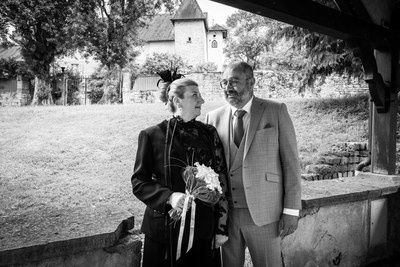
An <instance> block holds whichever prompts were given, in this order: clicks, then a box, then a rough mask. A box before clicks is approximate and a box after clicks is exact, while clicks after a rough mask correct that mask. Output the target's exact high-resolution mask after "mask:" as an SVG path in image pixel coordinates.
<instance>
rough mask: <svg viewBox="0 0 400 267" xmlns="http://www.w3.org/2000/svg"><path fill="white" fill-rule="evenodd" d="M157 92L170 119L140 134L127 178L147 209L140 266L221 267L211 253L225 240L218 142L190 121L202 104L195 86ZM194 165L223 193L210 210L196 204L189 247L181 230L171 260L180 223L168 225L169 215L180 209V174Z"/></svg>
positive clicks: (186, 83) (185, 83) (184, 82)
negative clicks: (208, 171)
mask: <svg viewBox="0 0 400 267" xmlns="http://www.w3.org/2000/svg"><path fill="white" fill-rule="evenodd" d="M161 90H162V97H161V100H163V102H165V103H166V104H167V105H168V107H169V109H170V111H171V112H172V114H173V116H172V117H171V118H170V119H168V120H165V121H163V122H161V123H159V124H157V125H155V126H153V127H150V128H147V129H145V130H143V131H141V132H140V134H139V140H138V150H137V155H136V162H135V169H134V174H133V176H132V187H133V193H134V195H135V196H136V197H137V198H138V199H140V200H141V201H142V202H144V203H145V204H146V206H147V207H146V211H145V214H144V218H143V223H142V229H141V230H142V232H143V233H144V234H145V240H144V251H143V266H144V267H147V266H191V267H192V266H220V255H219V250H217V249H215V248H216V247H217V246H220V245H222V243H223V242H225V241H226V240H227V235H228V230H227V229H228V227H227V209H228V202H227V199H226V196H225V193H226V192H227V188H228V187H227V180H226V165H225V159H224V152H223V147H222V143H221V141H220V139H219V137H218V134H217V131H216V129H215V128H214V127H213V126H210V125H206V124H203V123H201V122H199V121H196V120H195V119H196V117H198V116H199V115H200V112H201V106H202V104H203V103H204V100H203V98H202V97H201V94H200V92H199V89H198V85H197V83H196V82H194V81H192V80H190V79H187V78H182V79H178V80H175V81H173V82H172V83H168V82H167V83H162V86H161ZM195 162H199V163H200V164H204V165H206V166H208V167H211V168H212V169H213V170H214V171H215V172H216V173H217V174H218V175H219V180H220V183H221V187H222V188H223V192H224V194H223V196H222V197H221V199H220V201H219V202H218V203H217V204H216V205H215V206H211V205H208V204H205V203H203V202H201V201H200V200H198V199H196V200H195V203H196V211H195V228H194V241H193V246H192V248H191V249H190V250H189V251H188V252H186V248H187V243H188V241H187V240H188V229H185V231H184V233H185V234H184V235H183V240H184V241H183V245H182V255H181V257H180V258H179V259H178V260H176V251H177V244H178V235H179V227H180V224H181V221H178V222H177V223H176V222H175V223H174V222H172V221H171V219H170V218H169V215H168V212H169V211H170V210H171V209H172V208H173V209H175V210H181V209H182V206H183V202H184V199H185V195H184V192H185V182H184V180H183V178H182V172H183V169H184V168H185V167H186V166H188V165H193V163H195ZM190 212H191V211H190ZM190 212H188V213H190ZM189 217H190V216H187V218H189ZM186 222H187V223H186V224H184V225H185V228H189V225H190V222H188V221H186Z"/></svg>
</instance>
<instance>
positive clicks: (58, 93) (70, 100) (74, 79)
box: [50, 68, 81, 105]
mask: <svg viewBox="0 0 400 267" xmlns="http://www.w3.org/2000/svg"><path fill="white" fill-rule="evenodd" d="M56 69H57V70H59V68H56ZM64 78H65V79H67V80H68V82H67V84H68V91H67V104H68V105H78V104H80V99H79V84H80V82H81V78H80V76H79V74H77V73H76V72H74V71H72V70H71V69H66V70H65V71H64V73H62V72H61V71H58V72H54V73H52V75H51V77H50V85H51V87H52V91H51V94H52V97H53V99H54V101H56V102H57V101H59V102H60V101H62V99H61V97H62V90H64V85H63V83H64ZM60 104H61V103H60Z"/></svg>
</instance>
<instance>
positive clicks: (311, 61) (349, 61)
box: [274, 24, 363, 93]
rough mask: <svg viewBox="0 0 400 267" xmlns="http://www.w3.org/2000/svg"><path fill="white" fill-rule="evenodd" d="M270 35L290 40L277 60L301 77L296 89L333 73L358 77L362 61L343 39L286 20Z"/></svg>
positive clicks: (300, 90)
mask: <svg viewBox="0 0 400 267" xmlns="http://www.w3.org/2000/svg"><path fill="white" fill-rule="evenodd" d="M274 36H275V37H276V38H278V39H279V38H284V39H286V40H288V41H289V42H290V43H291V49H290V51H288V53H287V54H286V56H285V57H283V58H281V59H280V60H279V62H278V64H280V65H281V66H286V67H287V68H290V69H292V70H295V71H296V72H295V74H296V75H297V76H298V77H301V78H300V79H301V83H300V84H301V86H300V88H299V93H302V92H304V91H305V89H306V87H307V86H308V87H313V86H314V84H315V82H316V81H317V80H318V79H321V82H322V81H324V79H325V78H326V77H327V76H329V75H331V74H333V73H336V74H338V75H345V76H347V77H348V79H350V78H351V77H355V78H358V79H361V78H362V75H363V71H362V64H361V60H360V59H359V58H358V57H356V55H357V50H355V49H354V48H351V47H349V46H348V45H347V44H346V42H345V41H343V40H339V39H336V38H333V37H330V36H326V35H322V34H318V33H314V32H310V31H309V30H307V29H303V28H299V27H295V26H292V25H287V24H281V25H280V27H279V28H277V29H275V32H274Z"/></svg>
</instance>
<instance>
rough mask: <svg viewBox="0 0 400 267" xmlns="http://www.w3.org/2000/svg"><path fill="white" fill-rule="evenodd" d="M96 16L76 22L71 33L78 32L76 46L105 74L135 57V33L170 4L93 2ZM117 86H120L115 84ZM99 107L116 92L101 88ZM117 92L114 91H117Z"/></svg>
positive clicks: (159, 1) (112, 88)
mask: <svg viewBox="0 0 400 267" xmlns="http://www.w3.org/2000/svg"><path fill="white" fill-rule="evenodd" d="M95 2H96V5H97V12H92V13H90V14H89V15H87V14H82V15H78V17H77V18H76V21H77V22H78V23H76V27H75V29H74V30H73V31H74V32H79V34H78V35H75V36H76V37H75V38H76V39H77V40H76V43H81V44H82V46H84V47H85V50H86V51H87V53H89V54H91V55H94V57H95V58H96V59H98V60H99V61H100V62H101V63H102V65H104V66H106V67H107V68H108V70H112V69H114V68H115V67H118V68H119V73H120V75H119V80H121V73H122V69H123V68H124V67H125V66H126V65H127V63H128V62H129V61H130V60H134V58H135V57H136V56H137V55H138V51H137V50H135V47H137V46H139V45H140V44H141V43H140V40H139V39H138V30H139V29H141V28H142V27H144V26H145V25H146V23H147V22H148V21H149V20H150V19H151V18H152V17H153V16H154V15H155V14H156V13H157V12H159V11H160V10H161V7H162V6H164V7H166V9H167V10H169V9H172V7H173V1H172V0H151V1H149V0H108V1H107V0H95ZM118 84H119V86H120V82H119V83H118ZM104 88H105V89H104V94H103V97H102V99H101V101H100V103H109V102H110V101H111V99H112V96H113V95H114V93H115V92H113V91H115V90H116V89H117V88H115V86H112V85H111V84H110V85H105V87H104ZM117 90H118V89H117Z"/></svg>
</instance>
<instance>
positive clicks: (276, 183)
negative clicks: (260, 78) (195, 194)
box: [206, 97, 301, 226]
mask: <svg viewBox="0 0 400 267" xmlns="http://www.w3.org/2000/svg"><path fill="white" fill-rule="evenodd" d="M250 113H251V117H250V124H249V128H248V129H247V134H246V136H244V137H243V138H246V139H245V146H244V156H243V164H242V170H243V187H244V191H245V195H246V201H247V205H248V208H249V211H250V214H251V217H252V219H253V221H254V223H255V224H256V225H259V226H261V225H266V224H269V223H272V222H276V221H278V220H279V219H280V216H281V214H282V210H283V208H290V209H301V199H300V196H301V189H300V165H299V159H298V151H297V142H296V136H295V131H294V127H293V123H292V120H291V119H290V117H289V114H288V112H287V108H286V105H285V104H283V103H277V102H273V101H270V100H264V99H260V98H256V97H254V99H253V103H252V106H251V112H250ZM230 118H231V107H230V106H229V105H226V106H223V107H221V108H219V109H216V110H214V111H211V112H210V113H208V114H207V115H206V123H208V124H211V125H213V126H215V128H217V131H218V134H219V135H220V138H221V141H222V143H223V146H224V149H225V158H226V161H227V163H228V165H229V162H230V159H229V154H230V153H229V143H230V142H233V140H230V124H229V121H230Z"/></svg>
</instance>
